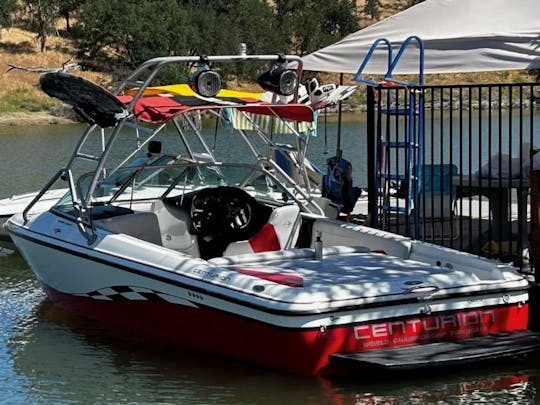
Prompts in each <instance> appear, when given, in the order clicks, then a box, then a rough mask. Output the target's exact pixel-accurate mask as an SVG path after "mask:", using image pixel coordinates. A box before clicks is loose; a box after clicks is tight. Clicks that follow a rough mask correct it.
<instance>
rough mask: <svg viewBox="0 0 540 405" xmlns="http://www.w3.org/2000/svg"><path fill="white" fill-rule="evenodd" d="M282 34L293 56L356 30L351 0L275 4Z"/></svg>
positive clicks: (289, 0)
mask: <svg viewBox="0 0 540 405" xmlns="http://www.w3.org/2000/svg"><path fill="white" fill-rule="evenodd" d="M275 5H276V13H277V18H278V21H279V23H280V26H281V30H282V32H283V33H284V34H285V35H286V36H287V37H288V38H289V42H290V47H291V51H292V52H296V53H298V54H299V55H301V56H302V55H305V54H307V53H310V52H314V51H316V50H317V49H320V48H322V47H324V46H326V45H330V44H331V43H334V42H336V41H338V40H339V39H341V38H343V37H344V36H345V35H347V34H349V33H351V32H353V31H356V30H357V29H358V19H357V16H356V4H355V2H354V1H352V0H333V1H328V0H276V1H275Z"/></svg>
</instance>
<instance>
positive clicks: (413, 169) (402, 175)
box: [354, 36, 424, 237]
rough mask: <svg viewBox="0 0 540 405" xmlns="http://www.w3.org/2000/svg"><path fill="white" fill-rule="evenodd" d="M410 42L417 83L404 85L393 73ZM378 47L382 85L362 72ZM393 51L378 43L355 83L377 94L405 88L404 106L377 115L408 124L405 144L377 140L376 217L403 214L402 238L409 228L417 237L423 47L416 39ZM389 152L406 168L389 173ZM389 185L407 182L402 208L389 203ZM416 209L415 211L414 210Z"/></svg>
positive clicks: (390, 199) (389, 44)
mask: <svg viewBox="0 0 540 405" xmlns="http://www.w3.org/2000/svg"><path fill="white" fill-rule="evenodd" d="M411 41H416V42H417V43H418V49H419V72H418V83H414V82H409V81H403V80H399V79H397V78H395V77H393V72H394V70H395V68H396V66H397V64H398V62H399V60H400V58H401V56H402V55H403V53H404V51H405V49H406V48H407V47H408V45H409V44H410V42H411ZM381 43H384V44H385V45H386V48H387V52H388V70H387V72H386V74H385V76H384V81H383V82H377V81H374V80H371V79H368V78H365V77H363V76H362V72H363V71H364V69H365V68H366V66H367V64H368V62H369V60H370V59H371V57H372V56H373V53H374V51H375V49H376V48H377V47H378V46H379V45H380V44H381ZM392 51H393V49H392V43H391V42H390V41H389V40H388V39H386V38H379V39H377V40H376V41H375V42H374V43H373V44H372V46H371V47H370V49H369V50H368V53H367V54H366V56H365V57H364V60H363V61H362V64H361V65H360V67H359V69H358V71H357V73H356V75H355V76H354V80H355V81H357V82H359V83H364V84H367V85H368V86H372V87H375V88H377V89H379V90H380V89H382V88H388V87H390V86H396V85H397V86H400V87H404V88H405V89H406V91H407V92H408V100H407V102H406V105H405V106H402V107H400V106H396V108H387V109H380V110H379V112H378V113H379V114H392V115H402V116H405V117H406V120H407V131H406V134H405V139H404V140H399V141H390V140H389V139H388V137H385V139H382V137H380V136H379V137H377V142H376V145H377V150H376V153H375V156H376V161H375V162H376V174H377V175H376V187H375V189H376V191H377V193H378V195H377V200H378V201H379V204H378V205H377V208H378V210H379V213H380V214H382V218H383V220H387V219H388V218H389V217H390V216H391V215H392V214H399V213H403V214H405V215H404V216H405V234H406V235H407V236H411V234H412V227H413V225H414V236H415V237H418V236H419V230H420V212H419V211H420V210H419V209H418V207H419V206H420V205H419V203H420V198H419V195H420V184H421V178H420V177H421V175H422V173H421V169H420V168H421V167H422V150H423V143H424V132H423V131H424V124H423V122H424V99H423V92H422V90H421V89H420V87H421V86H423V85H424V45H423V42H422V40H421V39H420V38H419V37H417V36H410V37H408V38H407V39H405V41H404V42H403V44H402V45H401V47H400V48H399V50H398V52H397V54H396V56H395V57H394V58H393V57H392V53H393V52H392ZM379 122H380V120H379ZM391 150H395V151H396V154H397V152H398V151H400V152H401V153H402V154H403V161H404V162H405V164H404V167H403V169H402V170H399V169H398V168H397V165H396V166H395V167H396V170H395V172H392V169H391V168H392V165H391V164H390V163H389V158H390V151H391ZM383 159H384V160H383ZM392 182H399V183H402V182H408V186H407V187H406V193H405V194H406V195H405V204H404V205H400V204H399V203H398V202H397V201H398V200H397V198H393V199H392V196H391V195H390V193H389V189H390V184H391V183H392ZM415 207H416V208H417V209H414V208H415Z"/></svg>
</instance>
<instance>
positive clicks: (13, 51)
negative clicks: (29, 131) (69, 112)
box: [0, 28, 110, 123]
mask: <svg viewBox="0 0 540 405" xmlns="http://www.w3.org/2000/svg"><path fill="white" fill-rule="evenodd" d="M48 44H49V50H48V51H47V52H44V53H42V52H40V51H39V44H38V41H37V39H36V35H35V34H34V33H32V32H29V31H25V30H22V29H20V28H9V29H3V30H2V40H1V41H0V123H17V121H18V120H28V119H30V118H29V116H28V115H29V114H31V116H32V117H34V119H35V120H44V119H45V120H47V119H52V118H50V117H46V116H43V117H42V116H40V115H39V113H40V112H41V113H47V112H53V113H55V110H59V108H60V107H59V104H58V103H57V102H55V101H54V100H53V99H51V98H50V97H48V96H47V95H46V94H44V93H43V92H42V91H41V90H40V89H39V85H38V81H39V75H40V73H38V72H31V71H24V70H20V69H10V65H12V66H20V67H38V68H50V69H57V68H60V67H61V66H62V64H63V63H65V62H67V61H69V60H72V61H74V49H73V46H72V45H71V42H70V41H69V40H66V39H64V38H62V37H60V36H51V37H50V40H49V42H48ZM78 74H80V75H81V76H84V77H85V78H87V79H89V80H92V81H94V82H96V83H99V84H101V85H104V86H107V85H108V84H110V78H109V77H107V76H105V75H103V74H97V73H93V72H80V73H78ZM57 113H58V114H60V115H61V113H60V112H59V111H58V112H57Z"/></svg>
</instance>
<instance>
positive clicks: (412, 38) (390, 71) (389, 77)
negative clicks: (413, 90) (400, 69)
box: [384, 35, 424, 86]
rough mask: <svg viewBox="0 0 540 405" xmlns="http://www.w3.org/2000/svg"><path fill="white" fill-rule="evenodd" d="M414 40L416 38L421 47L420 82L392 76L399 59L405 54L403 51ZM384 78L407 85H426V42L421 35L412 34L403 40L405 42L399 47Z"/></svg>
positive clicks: (419, 62)
mask: <svg viewBox="0 0 540 405" xmlns="http://www.w3.org/2000/svg"><path fill="white" fill-rule="evenodd" d="M412 40H415V41H416V42H417V43H418V49H419V61H418V64H419V66H418V84H416V83H413V82H409V81H406V80H399V79H396V78H394V77H392V73H393V72H394V69H395V68H396V65H397V64H398V62H399V59H400V58H401V55H403V52H404V51H405V49H406V48H407V46H408V45H409V43H410V42H411V41H412ZM384 79H385V80H388V81H390V82H394V83H398V84H403V85H406V86H416V85H419V86H423V85H424V42H423V41H422V39H421V38H420V37H418V36H416V35H411V36H410V37H408V38H407V39H405V41H403V44H401V47H400V48H399V50H398V53H397V55H396V57H395V58H394V59H393V60H392V63H391V64H390V66H389V68H388V71H387V72H386V75H385V76H384Z"/></svg>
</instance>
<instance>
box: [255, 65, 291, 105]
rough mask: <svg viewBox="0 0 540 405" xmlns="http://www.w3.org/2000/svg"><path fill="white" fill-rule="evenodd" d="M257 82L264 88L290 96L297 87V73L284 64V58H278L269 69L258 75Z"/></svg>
mask: <svg viewBox="0 0 540 405" xmlns="http://www.w3.org/2000/svg"><path fill="white" fill-rule="evenodd" d="M257 82H258V83H259V85H260V86H261V87H262V88H263V89H265V90H268V91H271V92H274V93H277V94H280V95H282V96H290V95H292V94H294V92H295V91H296V89H297V87H298V75H297V74H296V72H295V71H294V70H293V69H290V68H288V67H287V66H286V60H285V59H284V58H283V59H282V58H280V59H278V61H277V62H276V63H274V64H273V65H272V66H271V67H270V69H269V70H267V71H266V72H264V73H262V74H261V75H259V77H258V78H257Z"/></svg>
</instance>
